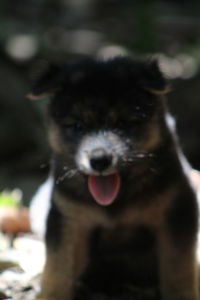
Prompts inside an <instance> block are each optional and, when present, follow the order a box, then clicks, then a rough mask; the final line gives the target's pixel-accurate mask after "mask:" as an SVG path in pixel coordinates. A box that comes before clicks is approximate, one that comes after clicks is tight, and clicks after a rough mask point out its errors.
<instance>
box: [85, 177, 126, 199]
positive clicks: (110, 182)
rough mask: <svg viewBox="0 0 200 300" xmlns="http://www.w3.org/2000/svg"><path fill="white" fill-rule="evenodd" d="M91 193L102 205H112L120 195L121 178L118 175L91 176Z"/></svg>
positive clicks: (89, 184)
mask: <svg viewBox="0 0 200 300" xmlns="http://www.w3.org/2000/svg"><path fill="white" fill-rule="evenodd" d="M88 186H89V190H90V193H91V194H92V196H93V197H94V199H95V200H96V202H97V203H99V204H101V205H109V204H111V203H112V202H113V201H114V200H115V198H116V197H117V195H118V192H119V188H120V177H119V175H118V173H115V174H112V175H108V176H94V175H90V176H89V178H88Z"/></svg>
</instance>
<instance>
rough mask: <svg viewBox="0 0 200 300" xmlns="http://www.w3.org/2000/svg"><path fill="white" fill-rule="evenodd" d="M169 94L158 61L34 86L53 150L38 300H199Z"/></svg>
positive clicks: (46, 79)
mask: <svg viewBox="0 0 200 300" xmlns="http://www.w3.org/2000/svg"><path fill="white" fill-rule="evenodd" d="M167 90H168V87H167V84H166V81H165V79H164V78H163V75H162V74H161V72H160V70H159V68H158V66H157V63H156V62H155V61H152V62H144V61H137V60H132V59H130V58H122V57H117V58H114V59H111V60H107V61H104V60H103V61H101V60H95V59H88V60H84V61H82V62H80V63H77V64H72V65H62V66H53V67H50V69H49V70H48V71H47V72H46V73H45V74H44V75H43V76H41V78H40V79H39V80H38V82H37V83H36V85H35V86H34V88H33V91H32V94H31V95H30V97H31V98H35V99H36V98H42V97H44V96H49V97H50V101H49V106H48V132H49V140H50V143H51V146H52V149H53V159H52V176H53V178H54V183H53V191H52V195H51V209H50V212H49V216H48V221H47V232H46V246H47V261H46V266H45V269H44V273H43V279H42V291H41V295H40V297H41V298H42V299H45V300H71V299H76V298H77V297H79V298H78V299H80V295H82V298H83V299H87V297H88V296H85V297H83V295H89V294H90V293H93V294H103V295H105V296H107V297H108V296H109V297H116V296H119V295H122V294H123V293H126V292H127V291H128V292H129V293H130V294H131V291H132V290H133V289H134V287H135V286H136V287H139V288H141V289H146V288H148V287H151V286H156V287H158V288H159V290H160V294H161V299H164V300H197V299H198V278H197V265H196V258H195V251H196V240H197V229H198V209H197V201H196V198H195V194H194V192H193V189H192V188H191V185H190V183H189V181H188V178H187V174H186V167H185V163H184V164H183V155H182V154H181V151H180V148H179V145H178V141H177V138H176V136H175V134H174V129H173V128H172V127H173V121H172V118H171V117H170V115H169V113H168V111H167V105H166V102H165V96H164V94H166V92H167Z"/></svg>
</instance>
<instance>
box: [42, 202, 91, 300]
mask: <svg viewBox="0 0 200 300" xmlns="http://www.w3.org/2000/svg"><path fill="white" fill-rule="evenodd" d="M74 213H75V212H73V211H71V216H69V217H66V216H63V215H62V214H61V213H60V212H59V211H57V210H56V209H55V207H53V208H52V209H51V212H50V215H49V218H48V228H47V237H46V246H47V260H46V265H45V268H44V272H43V276H42V288H41V294H40V295H39V298H38V299H40V300H70V299H72V297H73V293H74V289H75V284H76V281H77V278H78V276H79V275H80V274H81V272H82V271H83V269H84V267H85V265H86V263H87V237H88V228H87V227H85V226H84V224H82V222H81V220H80V219H81V218H80V217H79V216H78V215H76V214H74Z"/></svg>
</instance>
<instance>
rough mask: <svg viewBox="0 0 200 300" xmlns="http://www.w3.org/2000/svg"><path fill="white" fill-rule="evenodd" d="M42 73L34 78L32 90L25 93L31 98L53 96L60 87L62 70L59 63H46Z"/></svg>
mask: <svg viewBox="0 0 200 300" xmlns="http://www.w3.org/2000/svg"><path fill="white" fill-rule="evenodd" d="M41 73H42V75H40V77H39V78H38V79H37V80H36V82H35V84H34V85H33V88H32V91H31V92H30V93H29V94H28V95H27V97H28V98H29V99H31V100H35V99H41V98H44V97H46V96H54V95H55V93H56V92H57V91H59V90H60V89H61V88H62V81H63V71H62V68H61V66H59V65H53V64H51V65H48V67H47V68H46V70H45V71H42V72H41Z"/></svg>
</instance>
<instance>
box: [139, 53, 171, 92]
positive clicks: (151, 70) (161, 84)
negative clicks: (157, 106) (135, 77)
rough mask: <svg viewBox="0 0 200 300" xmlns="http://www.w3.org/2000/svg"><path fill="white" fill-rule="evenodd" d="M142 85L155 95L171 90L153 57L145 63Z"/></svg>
mask: <svg viewBox="0 0 200 300" xmlns="http://www.w3.org/2000/svg"><path fill="white" fill-rule="evenodd" d="M142 85H143V88H144V89H145V90H147V91H148V92H149V93H151V94H155V95H164V94H166V93H168V92H169V91H170V90H171V88H170V85H169V84H168V83H167V81H166V79H165V78H164V76H163V74H162V72H161V71H160V68H159V66H158V61H157V60H155V59H154V60H152V61H150V62H148V63H147V70H146V71H145V75H144V78H143V82H142Z"/></svg>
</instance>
